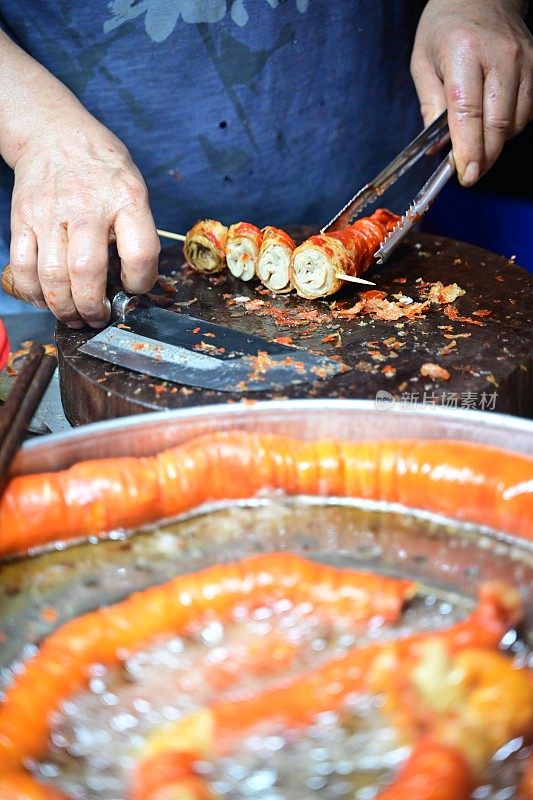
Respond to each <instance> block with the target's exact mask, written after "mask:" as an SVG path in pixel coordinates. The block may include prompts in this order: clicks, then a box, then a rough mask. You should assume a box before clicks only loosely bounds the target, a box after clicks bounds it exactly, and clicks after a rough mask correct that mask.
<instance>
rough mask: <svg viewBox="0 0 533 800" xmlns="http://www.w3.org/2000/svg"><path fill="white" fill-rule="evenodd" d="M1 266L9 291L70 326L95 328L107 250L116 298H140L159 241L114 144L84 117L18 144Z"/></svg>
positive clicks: (152, 272)
mask: <svg viewBox="0 0 533 800" xmlns="http://www.w3.org/2000/svg"><path fill="white" fill-rule="evenodd" d="M14 169H15V188H14V191H13V200H12V214H11V253H10V262H11V268H12V271H13V276H14V279H15V284H16V287H17V289H18V290H19V291H20V292H21V293H22V294H23V295H24V296H25V297H26V298H27V299H28V300H30V301H31V302H33V303H34V304H35V305H39V306H41V307H44V306H45V305H47V306H48V307H49V308H50V310H51V311H52V312H53V313H54V314H55V315H56V317H58V319H60V320H62V321H63V322H65V323H66V324H67V325H69V326H70V327H72V328H81V327H83V325H84V324H85V323H87V324H89V325H91V326H92V327H95V328H99V327H103V326H104V325H105V324H106V322H107V320H108V319H109V312H110V305H109V301H108V300H107V298H106V278H107V267H108V244H109V241H110V239H111V238H113V237H115V238H116V244H117V249H118V253H119V256H120V259H121V265H122V274H121V279H122V283H123V286H124V288H125V289H126V291H129V292H132V293H136V294H137V293H142V292H147V291H149V290H150V289H151V288H152V286H153V285H154V283H155V280H156V277H157V261H158V255H159V250H160V245H159V239H158V236H157V233H156V230H155V225H154V221H153V219H152V214H151V212H150V206H149V203H148V193H147V189H146V185H145V183H144V181H143V179H142V176H141V174H140V173H139V171H138V169H137V168H136V166H135V165H134V164H133V162H132V160H131V157H130V155H129V153H128V151H127V149H126V148H125V147H124V145H123V144H122V143H121V142H120V141H119V140H118V139H117V138H116V137H115V136H114V135H113V134H112V133H111V132H110V131H109V130H108V129H107V128H105V127H104V126H103V125H101V124H100V123H99V122H97V121H96V120H95V119H94V118H92V117H91V116H90V115H89V114H85V113H84V114H83V115H82V116H81V117H80V119H77V120H75V121H74V120H69V124H68V125H67V126H66V127H61V126H59V125H55V126H54V127H53V129H48V130H45V131H43V132H41V133H39V134H38V135H36V136H32V137H31V138H29V139H28V141H27V143H26V144H25V145H24V147H23V148H21V150H20V153H19V155H18V157H17V161H16V163H15V165H14Z"/></svg>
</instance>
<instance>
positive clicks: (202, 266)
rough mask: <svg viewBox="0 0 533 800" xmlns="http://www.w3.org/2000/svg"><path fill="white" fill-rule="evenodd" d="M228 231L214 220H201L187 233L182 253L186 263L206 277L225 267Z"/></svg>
mask: <svg viewBox="0 0 533 800" xmlns="http://www.w3.org/2000/svg"><path fill="white" fill-rule="evenodd" d="M227 236H228V229H227V228H226V226H225V225H222V223H221V222H218V221H217V220H216V219H201V220H200V221H199V222H197V223H196V225H193V227H192V228H191V229H190V231H188V232H187V236H186V238H185V244H184V245H183V252H184V254H185V258H186V259H187V263H188V264H190V266H191V267H192V268H193V269H195V270H196V271H197V272H203V273H204V274H206V275H210V274H214V273H216V272H222V270H223V269H225V267H226V239H227Z"/></svg>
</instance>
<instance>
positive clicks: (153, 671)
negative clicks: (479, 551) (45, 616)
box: [29, 594, 523, 800]
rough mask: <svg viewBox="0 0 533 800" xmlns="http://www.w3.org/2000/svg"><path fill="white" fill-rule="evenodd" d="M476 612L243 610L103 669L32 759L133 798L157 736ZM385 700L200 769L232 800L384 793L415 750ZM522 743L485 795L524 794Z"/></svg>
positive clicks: (254, 736) (279, 732)
mask: <svg viewBox="0 0 533 800" xmlns="http://www.w3.org/2000/svg"><path fill="white" fill-rule="evenodd" d="M462 616H464V608H463V607H461V606H456V605H454V603H453V602H450V600H449V599H442V598H439V597H438V596H437V595H435V594H426V595H425V596H420V597H418V598H416V599H415V600H414V601H412V602H411V604H410V605H409V607H408V608H407V610H406V611H405V613H404V614H403V616H402V620H401V622H399V623H397V624H394V625H392V624H391V625H389V624H387V625H377V624H375V625H370V626H367V625H364V626H363V625H362V626H359V627H354V626H353V624H351V623H350V622H349V621H348V620H346V619H342V618H338V619H335V620H329V619H328V620H327V621H326V620H324V619H323V618H321V617H320V616H319V615H318V614H317V613H316V611H315V610H314V608H313V606H312V605H311V604H308V603H302V604H300V605H296V606H295V605H292V604H291V603H290V602H289V601H287V600H283V601H279V602H277V603H275V604H274V605H273V606H268V607H267V606H262V607H258V608H254V610H253V613H252V614H251V615H250V614H249V611H248V609H245V608H244V607H242V608H239V607H237V608H236V609H235V612H234V615H233V619H231V620H230V621H229V622H228V623H226V624H223V623H221V622H220V621H219V620H217V619H209V618H206V619H204V620H203V621H202V623H201V624H199V625H198V627H197V628H196V629H194V630H193V631H191V633H190V634H189V635H187V636H181V637H172V638H166V639H163V640H161V641H158V642H156V643H154V644H152V645H151V646H150V647H147V648H145V649H143V650H140V651H137V652H135V653H132V654H130V655H129V656H128V657H127V658H125V660H124V662H123V664H122V665H121V666H120V667H113V668H107V667H105V666H103V665H101V664H94V665H93V667H92V669H91V675H90V679H89V682H88V686H87V689H86V690H85V691H82V692H80V693H78V694H77V695H76V696H74V697H71V698H70V699H69V700H67V701H65V702H63V704H62V706H61V708H60V709H59V711H58V712H56V713H55V714H54V716H53V719H52V721H51V722H52V725H51V736H50V743H49V749H48V754H47V757H46V758H45V759H43V760H42V761H41V762H33V763H31V764H30V765H29V766H30V768H31V769H32V771H33V772H34V774H35V775H36V777H37V778H38V779H39V780H40V781H42V782H44V783H52V784H53V785H54V786H56V787H58V788H59V789H60V790H61V791H63V792H64V793H65V794H66V795H67V796H69V797H72V798H75V799H76V800H78V799H79V800H118V799H119V798H126V797H127V796H128V786H130V785H131V782H132V775H133V770H134V767H135V763H136V761H137V758H138V754H139V752H140V751H141V750H142V748H143V746H144V744H145V743H146V741H147V738H148V737H149V736H150V734H151V733H152V732H153V731H154V730H156V729H158V728H161V727H162V726H164V725H165V724H168V723H169V722H172V721H175V720H179V719H180V718H181V717H183V716H185V715H187V714H190V713H191V712H193V711H195V710H197V709H199V708H202V707H204V706H208V705H209V704H210V703H212V702H213V701H215V700H218V701H220V700H224V699H227V700H237V699H239V698H240V697H244V696H246V695H249V694H250V693H252V692H257V691H259V690H261V689H266V688H268V687H269V686H272V685H275V684H276V683H277V682H279V681H280V680H281V679H282V680H285V679H287V678H289V677H291V676H296V675H298V674H302V673H304V672H307V671H309V670H311V669H314V668H316V667H317V666H319V665H320V664H322V663H325V662H326V661H329V660H330V659H332V658H335V657H338V656H341V655H342V654H343V653H346V652H347V651H348V650H349V649H351V648H353V647H354V646H357V645H359V644H364V643H368V642H371V641H373V640H376V639H378V638H379V639H380V640H385V639H393V638H397V637H398V636H404V635H406V634H408V633H410V632H413V631H415V630H429V629H433V630H437V629H439V628H442V627H447V626H449V625H451V624H452V623H453V622H455V621H457V620H458V619H460V618H461V617H462ZM383 703H384V698H382V697H380V696H369V695H356V696H353V697H348V698H347V703H346V705H345V707H344V708H343V709H342V711H341V712H339V713H336V712H333V711H330V712H325V713H321V714H317V716H316V718H315V719H314V721H313V723H312V724H311V725H310V726H308V727H307V728H306V729H304V730H301V729H298V730H292V729H286V728H281V727H280V726H279V725H276V724H275V723H268V722H264V723H260V724H259V725H258V726H257V727H256V728H254V729H252V730H251V731H250V732H248V735H246V737H245V738H244V739H242V740H241V741H240V742H239V744H238V746H236V747H235V748H234V749H233V750H232V751H230V752H229V753H225V754H224V756H223V757H220V758H217V759H215V760H214V761H212V762H208V761H199V762H198V763H197V764H196V771H197V773H198V774H199V775H202V776H203V778H204V779H205V780H206V782H207V783H208V785H209V787H210V789H211V791H212V792H214V793H215V795H218V796H219V797H220V798H228V800H230V798H231V800H245V798H247V799H248V800H250V799H251V798H253V800H301V799H302V798H304V797H305V798H311V797H317V798H321V800H348V798H350V800H373V798H375V797H376V795H377V793H378V792H379V790H380V789H381V788H383V787H384V786H385V785H387V783H388V782H389V781H390V780H391V779H392V776H393V774H394V771H395V770H396V769H397V768H398V766H399V765H400V764H401V763H402V762H403V761H404V760H405V758H406V757H407V756H408V753H409V748H408V747H407V746H406V744H405V743H404V742H402V741H401V739H400V738H399V737H398V734H397V732H396V731H395V730H394V728H393V727H391V725H390V724H389V723H388V720H387V717H386V716H385V714H384V713H383V711H382V706H383ZM521 755H523V750H522V743H521V742H519V741H515V742H514V743H510V744H509V745H508V746H507V748H506V749H505V748H502V751H500V752H499V753H498V754H496V758H495V759H494V762H493V764H492V765H491V768H490V770H489V772H488V773H487V781H486V783H485V784H484V786H482V787H480V788H479V789H477V790H476V793H475V794H474V795H473V797H474V798H477V800H506V798H512V797H513V792H514V787H515V784H516V775H517V764H519V763H520V758H519V756H521Z"/></svg>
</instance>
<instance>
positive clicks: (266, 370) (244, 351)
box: [78, 291, 349, 392]
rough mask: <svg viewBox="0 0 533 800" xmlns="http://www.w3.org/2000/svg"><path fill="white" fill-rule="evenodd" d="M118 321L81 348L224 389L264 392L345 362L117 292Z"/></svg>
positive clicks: (166, 376) (336, 369)
mask: <svg viewBox="0 0 533 800" xmlns="http://www.w3.org/2000/svg"><path fill="white" fill-rule="evenodd" d="M112 311H113V316H114V318H115V321H114V323H113V324H112V325H110V326H109V327H108V328H106V329H105V330H103V331H101V332H100V333H98V334H96V336H94V337H93V338H92V339H89V340H88V341H87V342H86V343H85V344H83V345H81V347H79V348H78V349H79V351H80V352H82V353H85V354H87V355H90V356H95V357H96V358H100V359H102V360H103V361H108V362H109V363H111V364H117V365H119V366H121V367H126V368H127V369H131V370H133V371H134V372H141V373H143V374H145V375H153V376H154V377H156V378H160V379H161V380H165V381H172V382H173V383H181V384H185V385H187V386H196V387H198V388H201V389H214V390H215V391H219V392H239V391H241V392H264V391H272V390H275V389H279V388H281V387H283V386H292V385H298V384H302V383H310V382H313V381H316V380H319V379H324V378H330V377H333V376H334V375H336V374H338V373H340V372H345V371H347V370H348V369H349V368H348V367H347V366H346V365H345V364H343V363H342V362H340V361H336V360H334V359H331V358H327V357H326V356H321V355H317V354H314V353H309V352H308V351H306V350H301V349H298V348H296V347H289V346H287V345H282V344H277V343H276V342H270V341H268V340H266V339H262V338H261V337H259V336H254V335H253V334H248V333H245V332H244V331H239V330H236V329H234V328H228V327H226V326H224V325H218V324H215V323H212V322H207V321H206V320H203V319H198V318H196V317H190V316H187V315H185V314H181V313H176V312H173V311H168V310H165V309H162V308H158V307H156V306H153V305H151V304H149V303H147V302H146V301H144V300H143V299H142V298H138V297H130V296H129V295H127V294H125V292H122V291H121V292H118V293H117V294H116V295H115V297H114V299H113V302H112Z"/></svg>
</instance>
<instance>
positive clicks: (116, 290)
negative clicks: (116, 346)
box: [1, 264, 138, 316]
mask: <svg viewBox="0 0 533 800" xmlns="http://www.w3.org/2000/svg"><path fill="white" fill-rule="evenodd" d="M119 276H120V272H118V274H117V272H116V271H114V270H109V275H108V285H107V296H108V298H109V301H110V303H111V306H112V308H113V311H114V313H115V315H116V316H124V314H125V313H126V312H127V311H128V310H130V309H131V308H133V307H134V306H135V305H137V303H138V298H134V297H129V296H128V295H126V294H125V292H124V289H123V288H122V286H121V285H120V282H119V281H120V278H119ZM1 285H2V289H3V291H4V292H5V293H6V294H8V295H9V296H10V297H14V298H15V300H22V302H24V303H29V304H31V301H30V300H29V299H28V298H27V297H26V295H24V294H23V293H22V292H20V291H19V290H18V289H17V287H16V286H15V278H14V277H13V272H12V271H11V264H7V265H6V266H5V267H4V269H3V271H2V278H1Z"/></svg>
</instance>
